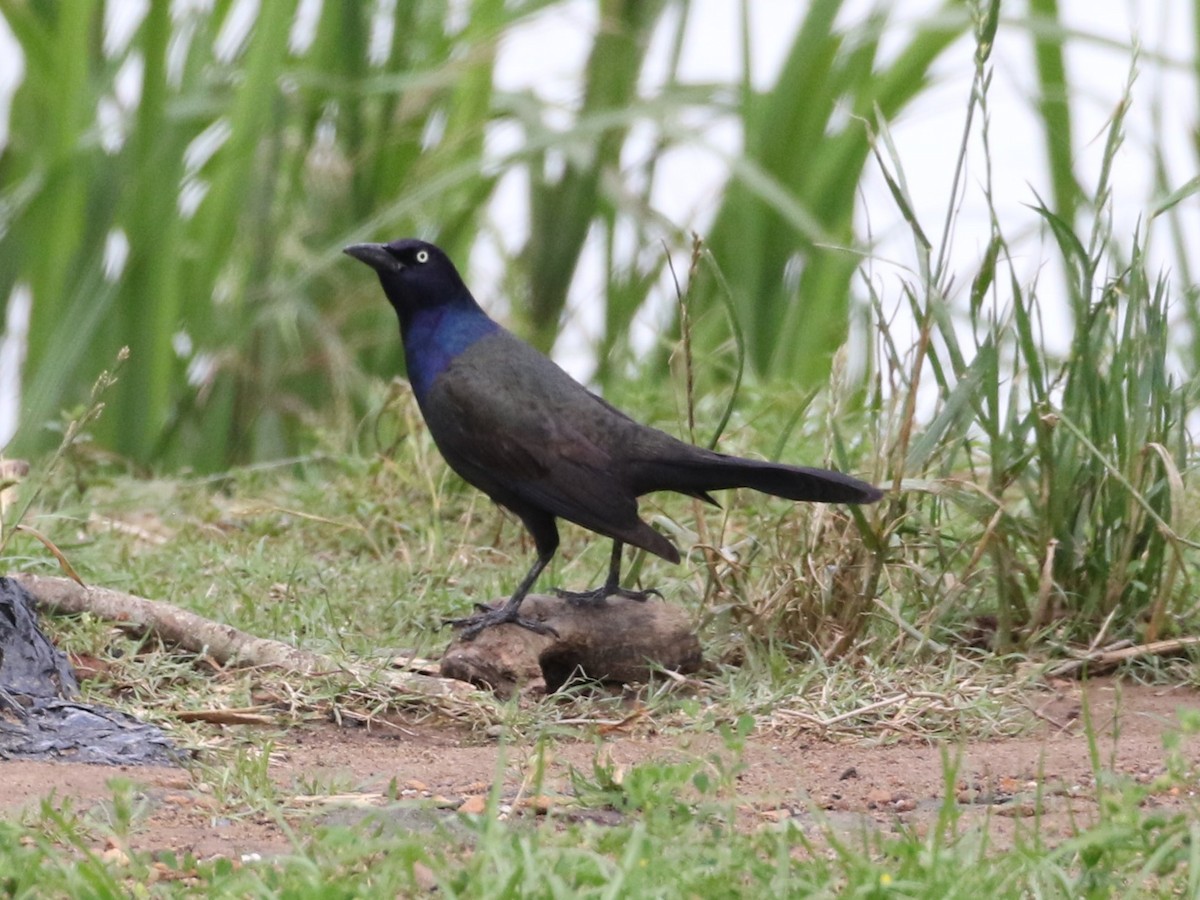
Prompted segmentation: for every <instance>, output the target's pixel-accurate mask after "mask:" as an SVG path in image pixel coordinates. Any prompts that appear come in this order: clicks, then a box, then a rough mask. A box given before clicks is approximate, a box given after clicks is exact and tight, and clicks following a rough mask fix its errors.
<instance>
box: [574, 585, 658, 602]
mask: <svg viewBox="0 0 1200 900" xmlns="http://www.w3.org/2000/svg"><path fill="white" fill-rule="evenodd" d="M554 593H555V594H556V595H557V596H559V597H560V598H562V599H563V600H566V601H567V602H568V603H571V604H574V605H575V606H599V605H600V604H602V603H604V601H605V600H607V599H608V598H609V597H624V598H625V599H627V600H636V601H637V602H638V603H645V602H646V601H647V600H649V599H650V598H651V597H657V598H658V599H659V600H661V599H662V594H661V593H660V592H659V591H657V590H655V589H654V588H647V589H646V590H644V591H635V590H633V588H623V587H615V586H609V585H607V584H602V585H600V587H598V588H592V590H590V591H567V590H563V589H562V588H555V589H554Z"/></svg>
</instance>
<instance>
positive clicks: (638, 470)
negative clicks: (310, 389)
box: [345, 239, 883, 639]
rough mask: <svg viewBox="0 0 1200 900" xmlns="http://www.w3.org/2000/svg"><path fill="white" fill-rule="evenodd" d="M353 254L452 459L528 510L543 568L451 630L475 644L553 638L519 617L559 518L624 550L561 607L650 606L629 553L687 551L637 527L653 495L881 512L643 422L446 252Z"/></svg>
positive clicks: (841, 485) (838, 478)
mask: <svg viewBox="0 0 1200 900" xmlns="http://www.w3.org/2000/svg"><path fill="white" fill-rule="evenodd" d="M345 252H346V253H348V254H349V255H350V256H353V257H354V258H355V259H358V260H361V261H362V262H364V263H366V264H367V265H369V266H370V267H371V268H373V269H374V270H375V272H376V273H377V274H378V275H379V281H380V283H381V284H382V285H383V291H384V293H385V294H386V295H387V298H388V301H389V302H390V303H391V304H392V307H393V308H394V309H395V310H396V315H398V316H399V317H400V336H401V338H402V340H403V343H404V355H405V359H406V361H407V364H408V377H409V380H410V381H411V382H412V388H413V393H414V394H415V395H416V398H417V404H418V405H419V406H420V409H421V413H422V415H423V416H424V417H425V423H426V424H427V425H428V426H429V431H430V432H431V433H432V435H433V440H434V442H435V443H436V444H437V446H438V449H439V450H440V451H441V453H442V456H444V457H445V459H446V462H447V463H449V464H450V468H452V469H454V471H456V472H457V473H458V474H459V475H461V476H462V477H463V478H465V479H466V480H467V481H468V482H470V483H471V484H473V485H475V487H477V488H479V489H480V490H481V491H483V492H484V493H485V494H487V495H488V496H489V497H491V498H492V499H493V500H494V501H496V502H497V503H499V504H500V505H501V506H504V507H507V508H508V509H510V510H512V511H513V512H514V513H516V515H517V516H518V518H520V520H521V521H522V522H523V523H524V524H525V527H526V528H527V529H529V533H530V534H531V535H532V536H533V541H534V544H535V546H536V548H537V561H536V562H535V563H534V564H533V567H532V568H531V569H530V570H529V572H528V573H527V574H526V575H525V577H524V578H523V579H521V583H520V584H518V585H517V588H516V590H515V591H513V594H512V597H510V598H509V600H508V602H507V603H506V604H505V605H504V606H502V607H500V608H498V609H491V608H489V607H483V606H481V607H480V612H478V613H476V614H475V615H473V616H470V617H468V618H465V619H456V620H452V624H454V625H457V626H459V627H461V628H462V629H463V632H462V637H463V638H465V639H471V638H473V637H474V636H475V635H477V634H478V633H479V632H480V631H482V630H483V629H484V628H488V627H490V626H492V625H497V624H500V623H502V622H515V623H517V624H519V625H522V626H524V627H525V628H529V629H531V630H534V631H539V632H546V631H548V630H549V629H547V627H546V626H544V625H541V624H540V623H537V622H533V621H530V620H527V619H522V618H520V616H519V615H518V613H519V610H520V608H521V601H522V600H524V599H525V595H526V594H528V593H529V591H530V589H531V588H532V587H533V584H534V582H535V581H537V578H538V575H540V574H541V572H542V570H543V569H544V568H546V565H547V563H549V562H550V559H551V557H553V556H554V552H555V550H557V549H558V525H557V523H556V521H555V520H556V519H560V518H561V519H567V520H569V521H571V522H574V523H575V524H577V525H582V526H583V527H584V528H587V529H590V530H592V531H595V532H597V533H599V534H602V535H605V536H607V537H610V538H612V540H613V547H612V559H611V562H610V564H609V569H608V577H607V578H606V580H605V582H604V584H603V585H602V586H601V587H599V588H597V589H595V590H593V591H583V592H567V591H559V592H558V593H559V595H560V596H562V597H564V598H566V599H569V600H573V601H576V602H601V601H603V599H604V598H605V597H608V596H610V595H613V594H618V595H621V596H625V597H631V598H634V599H645V598H646V596H647V595H648V594H650V593H653V592H652V591H632V590H628V589H625V588H622V587H621V586H620V573H621V549H622V547H623V545H625V544H632V545H633V546H635V547H641V548H642V549H643V550H648V551H650V552H651V553H653V554H655V555H656V556H661V557H662V558H663V559H666V560H670V561H671V562H675V563H677V562H679V551H678V550H676V549H675V547H674V546H673V545H672V544H671V542H670V541H668V540H667V539H666V538H665V537H663V536H662V535H661V534H659V533H658V532H657V531H655V530H654V529H653V528H651V527H650V526H649V525H648V524H646V523H645V522H643V521H642V520H641V519H639V518H638V503H637V498H638V497H640V496H641V495H642V494H648V493H650V492H651V491H678V492H679V493H681V494H688V495H690V496H692V497H698V498H700V499H701V500H705V501H707V502H709V503H714V504H715V503H716V501H715V500H713V498H712V497H710V496H709V494H708V492H709V491H713V490H718V489H721V488H736V487H748V488H753V489H755V490H758V491H762V492H763V493H766V494H773V495H775V496H777V497H785V498H787V499H789V500H809V501H814V502H818V503H871V502H873V501H875V500H878V499H879V498H880V497H881V496H883V494H882V492H881V491H880V490H879V489H878V488H875V487H872V486H871V485H869V484H865V483H864V482H862V481H859V480H857V479H855V478H851V477H850V476H848V475H842V474H840V473H838V472H831V471H828V470H826V469H808V468H799V467H796V466H787V465H781V464H779V463H771V462H760V461H758V460H752V459H740V458H738V457H736V456H726V455H725V454H722V453H715V452H713V451H711V450H704V449H702V448H700V447H695V446H693V445H691V444H687V443H684V442H683V441H679V440H676V439H675V438H673V437H671V436H670V435H669V434H667V433H665V432H663V431H659V430H658V429H656V428H650V427H648V426H646V425H641V424H639V423H638V422H635V421H634V420H633V419H631V418H629V417H628V416H627V415H625V414H624V413H623V412H621V411H620V410H618V409H616V408H615V407H613V406H611V405H609V404H608V403H606V402H605V401H604V400H602V399H601V398H599V397H597V396H596V395H595V394H593V393H591V392H590V391H589V390H587V389H586V388H585V387H583V385H581V384H579V382H577V381H575V379H573V378H572V377H571V376H570V375H568V374H567V373H566V372H564V371H563V370H562V369H560V368H559V367H558V366H557V365H556V364H555V363H553V362H552V361H551V360H550V359H548V358H547V357H545V356H544V355H542V354H541V353H539V352H538V351H537V350H535V349H534V348H533V347H531V346H529V345H528V344H526V343H525V342H524V341H522V340H520V339H519V338H517V337H516V336H514V335H513V334H511V333H510V332H508V331H506V330H505V329H503V328H501V327H500V326H499V325H498V324H497V323H496V322H494V321H492V319H490V318H488V316H487V314H486V313H485V312H484V311H483V309H481V308H480V306H479V304H478V303H476V302H475V298H474V297H473V296H471V292H470V290H468V289H467V286H466V285H465V284H464V283H463V280H462V278H461V277H460V276H459V274H458V271H457V270H456V269H455V268H454V264H453V263H452V262H451V261H450V259H449V258H448V257H447V256H446V254H445V253H443V252H442V251H441V250H440V249H438V248H437V247H435V246H434V245H433V244H429V243H426V242H425V241H419V240H414V239H403V240H397V241H393V242H391V243H390V244H355V245H353V246H351V247H347V248H346V249H345Z"/></svg>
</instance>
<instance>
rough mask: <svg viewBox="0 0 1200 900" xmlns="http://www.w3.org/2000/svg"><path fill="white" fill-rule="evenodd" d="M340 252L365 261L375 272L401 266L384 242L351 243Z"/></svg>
mask: <svg viewBox="0 0 1200 900" xmlns="http://www.w3.org/2000/svg"><path fill="white" fill-rule="evenodd" d="M342 252H343V253H345V254H346V255H347V256H353V257H354V258H355V259H357V260H359V261H360V262H365V263H366V264H367V265H368V266H370V267H371V268H372V269H374V270H375V271H376V272H386V271H394V270H396V269H399V268H401V267H402V266H403V264H402V263H401V262H400V260H398V259H396V257H395V256H393V255H392V254H391V252H389V251H388V248H387V246H386V245H384V244H351V245H350V246H349V247H346V248H345V249H343V250H342Z"/></svg>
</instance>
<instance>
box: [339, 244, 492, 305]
mask: <svg viewBox="0 0 1200 900" xmlns="http://www.w3.org/2000/svg"><path fill="white" fill-rule="evenodd" d="M342 252H343V253H346V254H348V255H350V256H353V257H354V258H355V259H357V260H360V261H362V262H365V263H366V264H367V265H368V266H370V267H371V268H372V269H374V270H375V273H376V274H377V275H378V276H379V283H380V284H382V285H383V291H384V293H385V294H387V298H388V300H390V301H391V303H392V306H394V307H395V308H396V312H397V313H399V314H400V319H401V321H402V322H403V321H404V320H405V319H407V318H408V317H409V316H411V315H412V314H413V313H415V312H417V311H418V310H420V309H423V308H430V307H437V306H442V305H445V304H453V303H458V302H462V301H463V300H464V299H470V296H471V295H470V292H468V291H467V288H466V286H465V285H464V284H463V280H462V278H461V277H460V276H459V274H458V270H457V269H455V268H454V263H452V262H450V257H448V256H447V255H446V254H445V253H443V252H442V251H441V250H440V249H439V248H438V247H436V246H434V245H433V244H430V243H428V242H427V241H419V240H417V239H415V238H401V239H400V240H397V241H392V242H391V243H390V244H352V245H351V246H349V247H347V248H346V249H345V250H343V251H342ZM470 302H471V303H474V301H473V300H471V301H470Z"/></svg>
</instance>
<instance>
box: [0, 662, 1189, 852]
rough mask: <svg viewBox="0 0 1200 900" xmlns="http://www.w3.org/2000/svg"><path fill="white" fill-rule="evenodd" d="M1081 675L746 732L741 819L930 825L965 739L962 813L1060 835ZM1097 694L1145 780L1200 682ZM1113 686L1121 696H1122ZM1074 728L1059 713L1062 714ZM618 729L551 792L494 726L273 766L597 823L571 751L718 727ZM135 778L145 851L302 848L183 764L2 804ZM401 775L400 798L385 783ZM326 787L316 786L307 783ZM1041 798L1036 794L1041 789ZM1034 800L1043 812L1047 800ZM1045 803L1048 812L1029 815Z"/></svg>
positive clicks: (1127, 769)
mask: <svg viewBox="0 0 1200 900" xmlns="http://www.w3.org/2000/svg"><path fill="white" fill-rule="evenodd" d="M1083 696H1084V695H1083V689H1082V688H1080V687H1079V686H1078V685H1071V686H1068V687H1066V688H1065V689H1063V690H1062V691H1060V693H1059V695H1058V697H1057V698H1056V699H1054V700H1053V701H1051V702H1050V703H1049V704H1046V705H1044V706H1043V707H1042V710H1041V711H1042V712H1043V713H1044V714H1045V720H1046V721H1045V722H1044V724H1043V726H1042V727H1041V728H1040V729H1039V731H1038V732H1037V733H1034V734H1030V735H1028V736H1025V737H1020V738H1005V739H999V740H988V741H967V742H965V743H961V744H958V743H952V742H948V743H946V744H944V745H939V744H931V743H929V742H926V741H919V742H918V741H908V742H906V741H899V742H897V741H895V740H894V739H889V740H888V741H887V742H868V741H858V742H841V743H835V742H831V741H826V740H823V739H821V738H819V737H817V736H814V735H812V734H785V733H781V732H778V731H772V732H767V733H761V734H756V735H754V736H751V737H750V738H749V739H748V740H747V742H746V746H745V752H744V755H743V762H744V764H745V765H744V770H743V771H742V773H741V774H740V775H739V776H738V778H737V781H736V784H737V790H738V792H739V797H738V809H739V815H740V822H741V824H742V825H743V826H744V827H747V828H753V827H770V826H771V825H772V824H773V823H778V822H781V821H783V820H785V819H789V818H790V819H792V820H793V821H795V822H797V823H798V824H800V825H801V826H802V827H804V828H805V829H806V830H808V831H811V832H813V833H814V834H816V833H819V832H820V831H821V830H822V829H824V828H827V827H832V828H833V829H835V830H836V831H838V832H843V833H846V834H850V835H858V834H860V833H861V830H862V825H863V824H864V821H865V822H867V823H873V824H874V825H875V826H877V827H882V828H883V829H885V830H887V829H890V828H898V827H910V828H914V829H924V828H926V827H928V825H929V824H930V823H932V822H933V821H934V820H935V818H936V815H937V811H938V809H939V807H940V805H941V804H942V802H943V794H944V789H945V785H944V776H943V754H944V753H946V752H947V751H948V752H949V754H950V756H951V757H952V758H953V757H954V756H955V754H957V753H958V752H961V762H960V764H959V767H958V770H957V779H956V782H957V783H956V785H955V788H954V791H955V800H956V802H958V803H959V805H960V809H961V810H962V819H961V822H962V826H963V827H970V826H971V825H974V824H979V823H982V822H983V821H984V819H985V818H990V826H989V831H990V834H991V839H992V841H993V843H994V844H996V845H1003V844H1005V843H1008V842H1010V841H1011V840H1012V837H1013V835H1014V834H1016V833H1017V830H1018V829H1022V828H1025V829H1030V830H1031V829H1032V828H1033V827H1034V825H1035V822H1036V823H1037V824H1038V825H1039V827H1040V828H1041V829H1042V835H1043V837H1045V838H1048V839H1050V840H1054V839H1055V838H1057V837H1059V836H1066V835H1068V834H1070V833H1071V832H1072V830H1073V829H1074V828H1075V827H1077V826H1078V825H1080V824H1085V823H1087V822H1089V821H1091V820H1092V819H1093V818H1094V816H1095V814H1096V804H1095V800H1094V791H1093V790H1092V787H1093V785H1094V777H1093V771H1094V769H1093V765H1092V762H1091V760H1090V758H1089V749H1088V741H1087V738H1086V735H1085V734H1084V729H1083V727H1082V722H1081V720H1080V717H1079V715H1078V713H1079V710H1080V708H1081V702H1082V699H1083ZM1087 697H1088V700H1089V704H1090V710H1091V714H1092V718H1093V724H1094V726H1095V728H1096V733H1097V734H1098V735H1099V736H1100V741H1099V744H1100V752H1101V756H1102V764H1103V766H1104V767H1105V768H1108V769H1111V770H1113V771H1116V772H1119V773H1122V774H1125V775H1128V776H1132V777H1133V778H1135V779H1137V780H1138V781H1141V782H1143V783H1149V782H1151V781H1152V780H1153V779H1154V777H1155V776H1156V775H1158V774H1160V773H1161V772H1162V771H1163V766H1164V760H1165V753H1164V749H1163V740H1162V738H1163V734H1164V732H1166V731H1169V730H1171V729H1172V728H1173V726H1174V724H1175V722H1176V711H1177V710H1178V709H1179V708H1180V707H1193V708H1196V707H1198V706H1200V693H1197V692H1195V691H1192V690H1188V689H1184V688H1149V687H1139V686H1133V685H1122V686H1120V687H1119V688H1118V686H1117V685H1115V684H1114V683H1112V682H1110V681H1103V680H1097V681H1094V682H1093V683H1092V684H1091V685H1090V686H1089V687H1088V688H1087ZM1118 698H1119V702H1118ZM1064 724H1065V725H1066V726H1067V727H1065V728H1064V727H1061V726H1063V725H1064ZM633 727H634V728H635V729H636V731H637V733H622V732H620V731H619V730H618V731H616V732H614V733H609V734H606V735H605V736H604V737H603V738H602V740H601V741H600V742H599V743H598V742H597V740H596V739H595V736H594V735H593V734H588V733H581V736H580V739H579V740H578V741H571V740H563V741H561V742H559V743H558V744H556V745H555V746H554V748H553V750H552V752H551V754H550V755H549V758H548V760H547V766H546V779H545V782H544V783H543V785H542V789H541V795H542V796H543V797H545V798H548V799H544V800H539V799H536V798H531V797H530V794H531V793H532V792H533V789H532V788H531V787H530V785H529V784H528V783H527V774H528V771H529V770H528V766H527V763H528V759H529V754H530V753H531V752H532V748H531V747H523V746H519V745H517V746H514V745H509V746H507V747H504V748H501V746H500V745H499V743H498V742H497V741H495V740H487V739H481V738H479V737H475V736H471V735H466V734H462V733H461V732H456V731H455V730H453V729H451V728H447V727H440V726H433V725H418V726H413V725H404V726H403V727H383V728H378V727H377V728H373V729H371V730H369V731H368V730H367V729H365V728H354V729H345V728H342V729H339V728H335V727H334V726H332V725H328V726H307V727H297V728H293V729H291V730H288V731H285V732H283V733H282V734H280V735H275V736H273V740H274V746H275V750H274V753H273V756H272V761H271V767H270V771H271V774H272V776H273V778H274V779H275V781H276V783H277V784H278V785H279V786H280V789H281V791H282V792H283V794H284V796H287V797H290V798H291V799H290V800H288V801H287V803H286V804H285V805H286V808H287V809H288V810H289V818H290V819H292V820H293V821H294V822H300V821H302V820H304V819H310V818H312V817H316V818H318V819H319V820H320V821H323V822H332V823H353V822H355V821H358V820H360V819H361V818H363V817H364V816H367V815H370V816H373V817H375V818H377V820H378V821H380V822H382V823H383V824H384V827H395V828H397V829H409V830H419V829H429V828H432V827H434V825H435V824H437V823H438V822H444V821H447V820H452V819H453V818H454V815H455V811H456V810H459V809H464V810H467V811H470V810H472V809H481V808H482V802H483V797H484V795H485V794H486V793H487V791H488V790H489V788H490V786H491V784H492V783H493V781H494V779H495V778H496V776H497V775H498V774H499V775H500V776H501V777H502V779H503V785H504V787H503V792H502V794H503V799H504V800H505V801H506V802H507V803H509V804H511V805H512V806H513V808H514V810H515V811H516V812H515V813H514V814H517V815H520V814H526V815H529V814H532V813H531V812H529V811H528V810H530V809H532V808H534V807H537V806H544V805H546V804H549V805H550V806H551V807H552V808H553V810H554V814H556V815H562V816H564V817H567V818H581V817H584V818H588V819H590V820H592V821H596V822H599V823H601V824H603V823H605V822H616V821H619V816H618V814H617V813H615V812H613V811H612V810H587V809H582V808H580V807H579V805H578V804H576V803H574V802H572V801H571V800H570V794H571V788H570V780H569V777H568V773H569V770H570V767H571V766H574V767H576V768H578V769H580V770H582V771H583V772H585V773H590V772H591V771H592V764H593V761H594V760H595V758H596V754H597V752H600V753H603V754H606V756H607V760H608V761H609V762H610V763H611V764H612V765H614V766H615V767H616V768H617V770H620V769H621V768H622V767H629V766H632V765H634V764H637V763H640V762H644V761H646V760H650V759H671V760H680V759H686V758H689V757H694V756H695V755H697V754H702V755H705V756H707V755H708V754H710V753H713V752H720V751H721V750H722V749H723V744H722V743H721V741H720V740H719V739H717V738H716V737H708V736H690V737H684V738H681V737H679V736H678V735H664V734H656V733H646V732H649V731H651V729H648V728H646V727H645V723H640V724H638V725H635V726H633ZM1183 753H1184V756H1185V758H1186V759H1187V761H1188V762H1189V764H1190V765H1192V766H1195V765H1196V764H1197V763H1198V762H1200V740H1191V741H1190V742H1189V743H1186V744H1185V745H1184V747H1183ZM114 777H118V778H122V779H127V780H129V781H132V782H134V783H135V785H136V792H137V796H138V800H139V803H140V805H141V806H142V808H143V813H142V814H141V815H140V817H139V818H138V820H137V824H136V827H135V829H134V832H133V834H132V835H131V837H130V844H131V846H132V847H133V848H135V849H141V850H151V851H156V850H168V849H169V850H172V851H174V852H175V853H177V854H182V853H188V852H190V853H192V854H194V855H195V856H196V857H197V858H200V859H205V858H210V857H214V856H225V857H232V858H235V859H236V858H239V857H241V856H243V855H246V854H262V855H269V854H274V853H279V852H286V851H288V850H289V849H291V844H290V841H289V837H288V836H287V834H286V833H285V829H284V828H283V827H281V824H280V823H279V822H277V821H276V820H275V819H273V818H272V817H269V816H265V815H264V816H259V815H256V814H254V813H252V812H247V813H245V814H237V813H236V812H235V813H233V814H231V813H230V811H229V810H228V809H221V808H220V804H218V802H217V800H216V798H215V797H214V796H213V795H212V793H211V789H207V790H206V789H205V788H206V786H204V785H200V783H199V781H198V780H196V779H193V778H192V777H191V776H190V775H189V773H188V772H186V771H185V770H182V769H150V768H126V769H112V768H103V767H98V766H87V765H72V764H65V763H30V762H12V761H9V762H0V786H2V787H0V817H4V818H10V819H11V818H14V817H18V816H20V815H21V814H22V811H23V810H29V809H31V808H32V809H36V808H37V805H38V804H39V803H40V802H41V801H42V799H43V798H47V797H49V798H50V802H51V803H52V804H55V805H58V804H61V803H62V802H63V801H64V799H65V798H70V802H71V803H72V804H73V806H74V808H75V809H77V810H79V809H91V810H92V811H93V812H94V814H96V815H97V816H100V817H103V816H104V815H105V810H106V809H107V807H106V801H107V800H108V799H109V798H110V796H111V791H110V788H109V787H108V782H109V779H112V778H114ZM393 782H394V783H395V785H396V786H397V787H398V788H399V789H400V792H401V798H400V800H399V801H398V802H396V801H388V800H387V799H386V792H387V790H388V785H389V784H390V783H393ZM314 783H315V784H317V785H318V786H319V790H325V791H329V790H332V791H334V793H327V794H325V795H322V796H318V797H313V796H311V794H312V789H311V787H309V788H305V787H304V785H306V784H307V785H310V786H311V785H312V784H314ZM1039 798H1040V799H1039ZM1147 802H1148V803H1150V804H1154V805H1156V806H1161V807H1163V808H1165V809H1171V808H1182V807H1183V806H1184V805H1185V804H1190V803H1192V802H1194V798H1191V797H1188V796H1183V795H1181V794H1180V793H1179V792H1178V791H1177V790H1176V791H1173V792H1172V791H1166V792H1161V793H1158V794H1155V795H1153V796H1152V797H1151V798H1150V799H1149V800H1148V801H1147ZM1039 803H1040V816H1038V815H1037V814H1038V807H1039ZM1035 816H1037V818H1036V819H1035Z"/></svg>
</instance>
